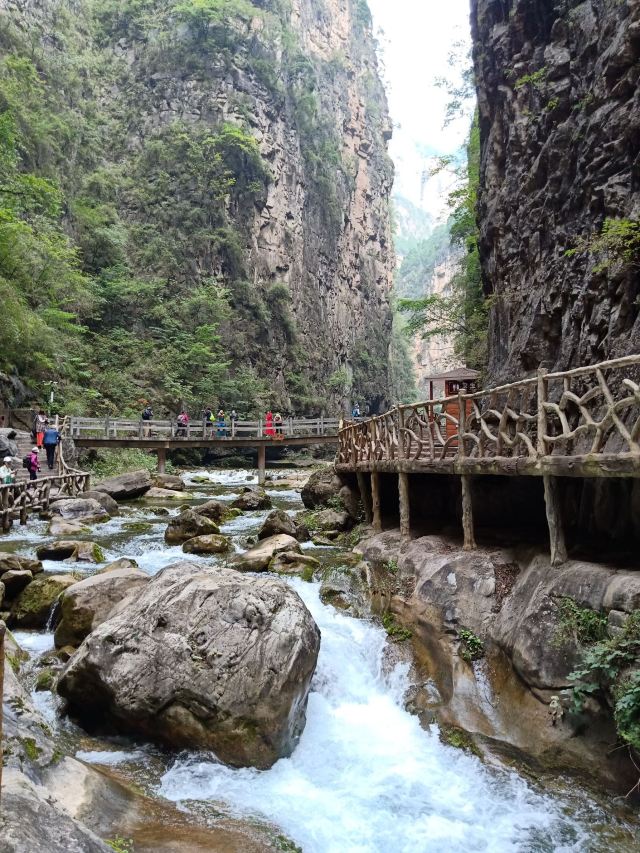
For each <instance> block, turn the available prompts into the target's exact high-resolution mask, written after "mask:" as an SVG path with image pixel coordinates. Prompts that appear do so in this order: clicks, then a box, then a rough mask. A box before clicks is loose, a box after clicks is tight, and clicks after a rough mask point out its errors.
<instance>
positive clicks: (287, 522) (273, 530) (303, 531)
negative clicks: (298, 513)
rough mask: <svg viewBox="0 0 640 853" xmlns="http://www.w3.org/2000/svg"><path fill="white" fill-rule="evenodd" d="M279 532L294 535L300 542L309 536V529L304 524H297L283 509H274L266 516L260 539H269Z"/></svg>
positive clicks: (259, 534)
mask: <svg viewBox="0 0 640 853" xmlns="http://www.w3.org/2000/svg"><path fill="white" fill-rule="evenodd" d="M279 533H285V534H286V535H287V536H293V538H294V539H297V540H298V541H300V542H303V541H305V540H306V539H308V538H309V531H308V530H307V528H306V527H304V525H302V524H297V523H296V520H295V519H294V518H292V517H291V516H290V515H289V513H287V512H285V511H284V510H283V509H274V510H273V512H270V513H269V515H268V516H267V517H266V519H265V521H264V524H263V525H262V527H261V528H260V532H259V533H258V539H268V538H269V537H270V536H277V535H278V534H279Z"/></svg>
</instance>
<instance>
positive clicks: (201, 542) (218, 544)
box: [182, 533, 231, 554]
mask: <svg viewBox="0 0 640 853" xmlns="http://www.w3.org/2000/svg"><path fill="white" fill-rule="evenodd" d="M230 548H231V542H230V541H229V540H228V539H227V537H226V536H220V535H219V534H216V533H211V534H209V535H207V536H196V537H194V538H193V539H187V541H186V542H185V543H184V545H183V546H182V550H183V551H184V552H185V554H224V553H225V552H226V551H228V550H229V549H230Z"/></svg>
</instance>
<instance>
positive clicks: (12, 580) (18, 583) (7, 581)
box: [0, 569, 33, 601]
mask: <svg viewBox="0 0 640 853" xmlns="http://www.w3.org/2000/svg"><path fill="white" fill-rule="evenodd" d="M32 580H33V575H32V574H31V572H29V571H27V570H26V569H11V570H10V571H8V572H5V573H4V574H3V575H2V583H3V585H4V594H5V596H6V598H15V597H16V595H18V593H20V592H22V590H23V589H24V588H25V586H28V585H29V584H30V583H31V581H32ZM0 601H2V599H1V598H0Z"/></svg>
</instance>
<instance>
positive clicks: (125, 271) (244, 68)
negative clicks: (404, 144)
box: [0, 0, 394, 413]
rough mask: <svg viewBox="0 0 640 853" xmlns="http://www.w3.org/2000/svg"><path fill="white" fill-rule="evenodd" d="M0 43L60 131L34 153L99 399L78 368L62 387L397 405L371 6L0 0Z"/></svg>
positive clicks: (164, 397) (384, 131)
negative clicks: (50, 146) (56, 212)
mask: <svg viewBox="0 0 640 853" xmlns="http://www.w3.org/2000/svg"><path fill="white" fill-rule="evenodd" d="M0 45H1V46H2V47H3V49H4V52H5V54H6V56H7V57H8V59H7V60H6V61H7V62H9V65H8V71H7V75H11V74H13V75H15V66H14V65H12V64H11V63H12V62H13V63H15V61H19V62H22V61H27V62H29V63H32V64H33V67H34V72H35V74H36V75H38V76H39V78H40V81H41V84H42V90H41V93H40V94H41V98H42V101H41V105H42V104H43V105H44V107H43V109H44V110H45V112H47V111H48V115H47V120H49V119H52V115H51V113H53V112H55V111H56V110H57V108H58V107H59V110H58V114H59V117H60V123H61V124H62V123H63V122H64V123H65V125H67V126H65V127H64V128H60V131H61V132H60V133H56V131H55V129H54V130H51V132H50V135H51V136H52V137H54V138H55V144H56V145H60V147H61V149H62V148H63V146H64V147H66V151H64V150H61V151H60V152H59V156H58V157H56V158H47V157H43V158H41V161H40V162H38V158H35V159H34V160H33V161H32V162H23V163H22V166H21V167H22V168H23V169H24V170H25V171H33V172H35V173H36V174H38V175H42V174H47V176H48V177H51V178H53V179H54V180H55V181H56V183H57V185H58V186H59V187H60V188H61V189H62V191H63V193H64V202H65V208H66V209H65V212H64V216H63V219H64V229H65V232H66V233H67V234H68V235H69V237H70V239H71V240H72V241H73V243H74V244H75V245H76V247H77V251H78V257H79V259H80V264H81V272H82V273H83V274H84V275H85V276H87V277H88V279H89V284H88V285H87V288H88V290H90V291H91V292H92V298H93V299H94V302H93V305H92V309H91V310H90V311H87V312H86V313H85V314H83V313H82V310H81V306H74V308H75V310H74V308H71V310H70V306H69V305H68V304H67V303H65V302H64V300H63V299H62V300H61V303H62V304H61V305H60V306H59V307H61V308H63V309H64V310H65V311H69V310H70V313H73V314H74V315H75V319H76V321H77V322H79V323H81V324H83V325H84V327H86V328H87V329H88V330H89V335H90V346H89V347H88V349H85V350H83V352H82V354H81V356H79V358H80V357H81V358H82V359H83V362H84V368H85V371H84V372H85V380H84V381H85V383H86V379H87V376H88V378H89V381H90V383H93V385H94V387H95V392H96V394H95V395H94V398H93V400H92V401H90V402H89V401H87V400H86V399H85V398H84V397H83V392H82V385H83V383H82V382H78V380H77V377H76V376H75V375H74V376H70V377H69V380H68V381H65V380H64V379H63V382H62V384H63V385H64V386H65V388H67V393H66V396H65V399H66V400H67V401H69V402H70V403H71V402H74V403H75V402H77V401H78V400H79V401H80V403H81V404H82V406H83V407H86V406H87V405H90V406H92V407H93V408H95V409H98V410H99V409H100V408H109V407H112V408H114V407H115V408H116V409H117V408H118V407H122V406H123V405H127V404H129V403H130V401H131V399H132V398H136V397H140V398H142V397H146V398H150V399H152V400H155V401H156V402H159V403H162V404H163V405H164V406H166V407H167V408H170V407H171V406H174V407H175V406H176V405H177V404H178V401H179V400H186V402H187V404H189V405H191V406H192V407H193V408H196V409H197V408H198V406H199V405H206V404H209V405H212V406H215V405H218V404H219V403H222V404H223V405H226V406H227V407H228V408H229V409H230V408H231V407H232V406H235V407H236V408H237V409H238V410H239V411H241V412H243V411H247V409H249V408H252V407H255V406H256V405H257V406H262V405H264V406H269V405H270V406H275V407H277V408H281V409H283V410H286V411H294V410H295V411H296V412H299V413H302V412H303V411H307V412H312V411H319V410H321V409H325V410H326V409H334V410H336V409H339V408H340V407H341V406H342V405H348V403H349V399H350V398H352V397H353V396H357V397H358V399H360V400H361V401H362V403H364V402H365V401H366V402H368V403H369V404H370V405H371V406H372V407H373V408H374V409H375V408H379V407H384V405H386V401H387V400H386V398H387V392H388V388H387V384H386V382H387V379H386V377H387V361H388V347H389V339H390V332H391V310H390V306H389V295H390V288H391V281H392V273H393V268H394V257H393V247H392V240H391V229H390V216H389V205H388V202H389V194H390V190H391V185H392V181H393V167H392V164H391V161H390V159H389V157H388V155H387V144H388V141H389V139H390V136H391V125H390V121H389V117H388V112H387V103H386V97H385V94H384V90H383V88H382V85H381V82H380V79H379V76H378V68H377V60H376V55H375V49H374V41H373V36H372V30H371V19H370V14H369V10H368V7H367V4H366V2H365V0H292V2H287V0H254V2H249V0H206V2H195V0H183V2H172V1H171V0H135V2H134V0H124V2H94V0H0ZM61 69H62V71H61ZM2 94H3V93H2V92H0V110H2V111H4V110H6V109H7V108H9V109H8V111H12V112H15V113H17V114H18V115H19V108H18V107H17V106H16V107H15V108H13V106H12V104H11V103H10V102H9V97H8V96H7V97H6V98H4V99H3V98H2ZM18 124H19V125H20V126H21V127H22V125H21V123H20V117H19V119H18ZM24 125H25V127H26V130H25V132H28V131H29V129H30V125H29V124H28V123H26V122H25V123H24ZM23 147H24V146H23ZM0 272H1V271H0ZM125 280H126V283H125ZM114 281H115V284H114ZM134 283H135V284H134ZM96 297H97V300H96ZM28 300H29V297H27V300H26V301H27V303H28ZM96 302H97V306H98V308H97V310H96ZM38 307H39V306H38ZM56 307H58V306H56ZM182 334H186V335H187V336H190V337H191V338H192V339H193V343H194V345H195V346H196V349H197V348H198V347H199V346H201V347H202V348H201V349H198V351H197V352H195V351H193V348H191V349H190V343H189V344H187V343H185V345H184V347H183V348H182V349H181V350H180V351H179V352H177V351H176V349H175V346H176V345H175V341H176V340H177V339H178V337H179V336H180V335H182ZM141 340H142V341H144V342H145V343H146V344H147V345H148V346H147V348H146V351H145V353H144V354H140V355H138V352H137V345H138V343H139V341H141ZM130 344H132V345H133V349H134V350H136V351H135V352H132V348H131V347H130V346H129V345H130ZM214 356H215V358H214ZM189 359H193V360H194V361H195V365H194V367H193V369H191V370H190V369H189ZM182 361H184V368H181V369H180V372H177V371H178V368H177V367H176V365H179V364H180V363H181V362H182ZM213 361H215V362H216V364H215V365H213V364H212V362H213ZM3 367H4V369H11V368H12V367H13V365H12V364H7V365H4V364H1V363H0V369H2V368H3ZM18 372H19V373H20V375H22V376H23V378H25V379H26V380H28V381H31V382H32V384H35V383H38V382H42V381H46V380H47V379H51V378H55V379H58V378H59V377H58V376H54V375H53V374H54V372H55V371H51V370H47V369H46V368H45V369H41V370H38V371H35V370H33V369H32V368H31V367H29V366H27V367H26V368H24V367H23V368H21V369H20V370H19V371H18ZM123 377H124V378H125V379H126V380H127V381H123ZM216 377H217V378H216Z"/></svg>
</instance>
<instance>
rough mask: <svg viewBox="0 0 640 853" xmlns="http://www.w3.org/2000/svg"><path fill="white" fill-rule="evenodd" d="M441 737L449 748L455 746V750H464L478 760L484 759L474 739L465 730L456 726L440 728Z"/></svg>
mask: <svg viewBox="0 0 640 853" xmlns="http://www.w3.org/2000/svg"><path fill="white" fill-rule="evenodd" d="M438 731H439V735H440V740H441V741H442V743H446V744H447V746H453V747H454V748H455V749H462V750H463V751H464V752H470V753H471V754H472V755H475V756H477V757H478V758H481V757H482V753H481V752H480V750H479V749H478V747H477V746H476V743H475V741H474V740H473V737H472V736H471V735H470V734H469V732H465V731H464V729H459V728H457V727H456V726H439V729H438Z"/></svg>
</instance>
